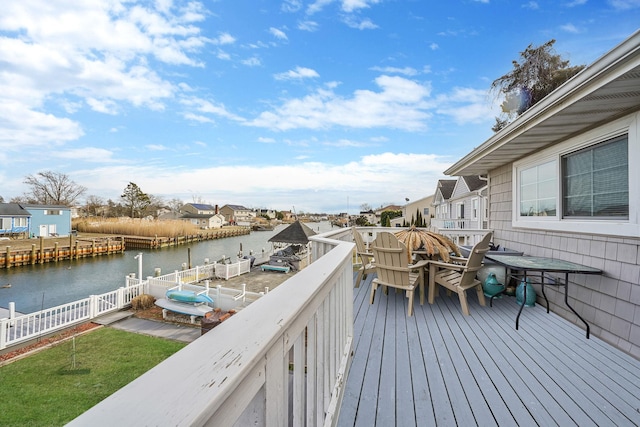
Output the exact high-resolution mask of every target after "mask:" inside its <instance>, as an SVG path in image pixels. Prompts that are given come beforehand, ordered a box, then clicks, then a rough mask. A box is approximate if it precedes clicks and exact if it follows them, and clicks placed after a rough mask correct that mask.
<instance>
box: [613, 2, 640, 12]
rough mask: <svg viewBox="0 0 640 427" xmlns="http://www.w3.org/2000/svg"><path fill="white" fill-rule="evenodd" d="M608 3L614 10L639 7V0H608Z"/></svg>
mask: <svg viewBox="0 0 640 427" xmlns="http://www.w3.org/2000/svg"><path fill="white" fill-rule="evenodd" d="M609 4H610V5H611V6H612V7H613V8H614V9H616V10H630V9H636V8H640V0H609Z"/></svg>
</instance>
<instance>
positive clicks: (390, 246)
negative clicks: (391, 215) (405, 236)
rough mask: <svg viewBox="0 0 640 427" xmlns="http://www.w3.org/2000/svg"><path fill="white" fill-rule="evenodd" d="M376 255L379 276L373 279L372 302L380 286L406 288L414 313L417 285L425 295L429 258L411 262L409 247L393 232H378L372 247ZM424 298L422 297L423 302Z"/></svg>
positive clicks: (410, 311)
mask: <svg viewBox="0 0 640 427" xmlns="http://www.w3.org/2000/svg"><path fill="white" fill-rule="evenodd" d="M371 249H372V251H373V256H374V257H375V260H376V262H375V266H376V273H377V276H378V277H376V278H375V279H373V280H372V281H371V298H370V303H371V304H373V300H374V297H375V294H376V289H378V286H383V287H385V290H386V287H387V286H388V287H391V288H396V289H398V290H404V291H405V292H406V297H407V298H408V299H409V308H408V313H407V314H408V315H409V316H411V315H412V314H413V295H414V290H415V288H416V285H418V286H420V291H421V295H422V296H424V271H425V267H426V266H427V265H428V264H429V261H428V260H421V261H418V262H416V263H415V264H409V262H408V259H407V253H408V252H407V247H406V246H405V244H404V243H402V242H401V241H399V240H398V238H397V237H396V236H395V235H394V234H392V233H387V232H383V233H378V235H377V236H376V239H375V240H374V241H373V245H372V247H371ZM423 299H424V298H421V302H422V300H423Z"/></svg>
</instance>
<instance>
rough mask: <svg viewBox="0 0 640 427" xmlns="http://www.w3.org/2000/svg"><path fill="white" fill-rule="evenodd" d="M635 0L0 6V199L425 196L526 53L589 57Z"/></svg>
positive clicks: (236, 200) (477, 137)
mask: <svg viewBox="0 0 640 427" xmlns="http://www.w3.org/2000/svg"><path fill="white" fill-rule="evenodd" d="M639 23H640V0H601V1H593V0H570V1H562V0H559V1H557V0H551V1H542V0H539V1H507V0H482V1H476V0H466V1H456V0H451V1H439V2H435V1H426V0H415V1H411V0H408V1H404V0H342V1H336V0H315V1H302V0H285V1H275V0H269V1H266V0H263V1H261V0H252V1H246V0H218V1H211V0H201V1H179V0H175V1H172V0H158V1H135V0H129V1H125V0H103V1H90V0H85V1H75V0H21V1H11V2H5V4H3V7H2V12H1V13H0V196H2V197H3V198H4V199H5V201H9V199H10V198H12V197H15V196H19V195H21V194H23V193H24V192H25V190H26V187H25V186H24V184H23V183H22V181H23V180H24V177H25V176H27V175H29V174H36V173H38V172H40V171H47V170H51V171H54V172H60V173H64V174H67V175H68V176H69V177H70V178H71V179H72V180H73V181H75V182H76V183H78V184H80V185H83V186H85V187H87V189H88V190H87V193H86V195H87V196H89V195H94V196H99V197H101V198H103V199H105V200H107V199H112V200H114V201H118V200H119V196H120V194H122V191H123V190H124V188H125V187H126V186H127V184H128V183H129V182H134V183H136V184H137V185H138V186H140V188H141V189H142V190H143V191H144V192H146V193H149V194H153V195H155V196H158V197H161V198H163V199H165V200H170V199H174V198H178V199H181V200H182V201H184V202H193V201H199V202H207V203H212V204H219V205H221V206H222V205H224V204H227V203H231V204H242V205H245V206H246V207H254V208H258V207H266V208H274V209H281V210H289V209H294V208H295V209H296V211H298V212H301V211H303V212H328V213H334V212H344V211H346V210H347V208H348V209H349V211H350V212H357V211H358V210H359V208H360V206H361V205H362V204H365V203H366V204H368V205H370V206H372V207H374V208H376V207H379V206H382V205H386V204H391V203H395V204H402V203H404V200H405V198H409V199H411V200H416V199H419V198H422V197H426V196H428V195H430V194H433V192H434V190H435V185H436V182H437V180H438V179H441V178H445V177H444V176H443V174H442V172H443V171H444V170H445V169H446V168H447V167H448V166H449V165H451V164H452V163H454V162H455V161H456V160H458V159H460V158H461V157H462V156H464V155H465V154H467V153H469V152H470V151H471V150H472V149H473V148H474V147H475V146H478V145H480V144H481V143H482V142H483V141H485V140H486V139H487V138H488V137H490V136H491V134H492V132H491V126H492V125H493V123H494V117H495V116H496V115H497V114H498V109H499V107H498V106H499V103H500V100H495V99H494V98H493V97H492V96H491V94H489V92H488V89H489V86H490V84H491V82H492V81H493V80H494V79H496V78H497V77H499V76H501V75H503V74H505V73H506V72H508V71H510V69H511V61H512V60H514V59H518V57H519V52H521V51H522V50H524V49H525V48H526V47H527V46H528V45H529V44H533V45H535V46H537V45H540V44H542V43H544V42H546V41H548V40H550V39H552V38H554V39H556V40H557V42H556V45H555V47H556V51H557V52H558V53H560V54H561V55H562V56H563V57H564V58H566V59H569V60H570V61H571V63H572V64H589V63H591V62H593V61H594V60H596V59H597V58H598V57H600V56H601V55H603V54H604V53H606V52H607V51H609V50H610V49H612V48H613V47H614V46H615V45H617V44H618V43H620V42H621V41H623V40H624V39H626V38H627V37H628V36H630V35H631V34H632V33H633V32H634V31H636V30H637V29H638V28H639V27H640V25H639Z"/></svg>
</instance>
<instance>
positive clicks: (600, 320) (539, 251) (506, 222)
mask: <svg viewBox="0 0 640 427" xmlns="http://www.w3.org/2000/svg"><path fill="white" fill-rule="evenodd" d="M512 176H513V164H508V165H505V166H502V167H500V168H498V169H495V170H492V171H491V172H490V173H489V228H490V229H492V230H494V237H493V240H494V242H495V243H496V244H500V245H501V246H503V247H507V248H510V249H515V250H519V251H523V252H524V253H525V255H534V256H544V257H552V258H557V259H563V260H568V261H573V262H577V263H579V264H583V265H587V266H590V267H595V268H599V269H601V270H603V274H602V275H601V276H600V275H577V274H570V275H569V280H570V285H569V300H570V303H571V305H572V306H573V307H574V308H575V309H576V311H578V313H580V315H581V316H582V317H584V318H585V320H586V321H587V322H588V323H589V325H590V326H591V333H592V334H593V335H595V336H598V337H600V338H601V339H603V340H605V341H607V342H609V343H611V344H613V345H615V346H617V347H619V348H621V349H622V350H624V351H627V352H629V353H630V354H632V355H633V356H635V357H638V358H640V284H639V283H640V239H639V238H635V237H619V236H604V235H595V234H588V233H584V234H583V233H575V232H562V231H550V230H532V229H524V228H517V229H516V228H513V226H512V209H513V205H512V202H513V190H512ZM536 288H537V291H538V293H539V286H537V285H536ZM545 293H546V294H547V297H548V298H549V302H550V308H551V310H552V311H554V312H555V313H557V314H558V315H560V316H562V317H564V318H566V319H568V320H569V321H572V322H575V323H576V324H578V325H581V322H580V321H579V320H578V321H577V322H576V320H577V318H576V316H575V315H574V314H573V313H572V312H571V311H570V310H569V309H568V308H567V307H566V305H565V304H564V288H563V287H556V286H546V287H545ZM521 322H527V317H526V313H524V316H523V317H522V318H521Z"/></svg>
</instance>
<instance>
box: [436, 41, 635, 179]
mask: <svg viewBox="0 0 640 427" xmlns="http://www.w3.org/2000/svg"><path fill="white" fill-rule="evenodd" d="M639 50H640V30H638V31H636V32H635V33H634V34H633V35H631V36H630V37H629V38H627V39H626V40H625V41H624V42H622V43H621V44H619V45H618V46H616V47H615V48H613V49H612V50H611V51H609V52H608V53H606V54H605V55H603V56H602V57H601V58H599V59H598V60H596V61H595V62H594V63H593V64H591V65H589V66H588V67H586V68H585V69H584V70H582V71H581V72H580V73H578V74H577V75H576V76H574V77H573V78H572V79H570V80H569V81H567V82H566V83H565V84H563V85H562V86H560V87H559V88H558V89H556V90H555V91H554V92H552V93H550V94H549V95H548V96H546V97H545V98H544V99H542V100H541V101H540V102H538V103H537V104H536V105H534V106H533V107H531V108H530V109H529V110H527V111H526V112H525V113H523V114H522V115H521V116H519V117H518V118H517V119H516V120H514V121H513V122H512V123H510V124H509V125H507V126H506V127H505V128H504V129H502V130H501V131H499V132H497V133H496V134H494V135H493V136H492V137H491V138H489V139H488V140H486V141H485V142H484V143H482V145H480V146H479V147H477V148H475V149H474V150H473V151H471V152H470V153H469V154H467V155H466V156H465V157H463V158H462V159H461V160H459V161H458V162H456V163H455V164H453V165H452V166H451V167H449V168H448V169H447V170H445V171H444V173H445V174H446V175H450V176H462V175H482V174H487V173H488V172H489V170H490V169H489V168H486V167H485V168H483V167H480V168H479V167H477V163H478V162H479V161H480V160H482V159H484V158H486V156H487V155H489V154H491V153H494V152H495V151H496V150H498V149H499V148H501V147H503V146H505V145H506V144H508V143H509V142H511V141H513V140H514V139H515V138H517V137H518V136H520V135H523V134H524V133H525V132H527V131H530V130H531V129H534V128H535V127H536V126H538V125H539V124H540V123H542V122H544V121H545V120H547V119H549V118H551V117H553V116H555V115H557V114H559V113H561V112H562V111H564V110H566V109H567V108H568V107H570V106H572V105H574V104H576V103H578V102H580V101H581V100H583V99H584V98H585V97H586V96H588V95H589V94H592V93H593V92H595V91H596V90H598V89H600V88H602V87H604V86H605V85H607V84H608V83H612V82H614V81H615V79H616V78H618V77H620V76H622V75H624V74H625V73H627V72H629V71H632V70H634V69H640V55H638V51H639ZM587 128H588V126H585V127H584V128H583V129H581V130H580V131H578V132H574V134H575V133H582V132H584V130H586V129H587ZM565 137H566V135H562V138H565ZM554 142H558V139H555V140H554V139H553V137H551V138H550V143H549V145H551V144H553V143H554ZM535 149H537V147H535V148H532V150H531V151H533V150H535ZM510 161H513V159H509V160H508V161H506V162H505V163H509V162H510ZM474 165H475V167H474Z"/></svg>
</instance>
